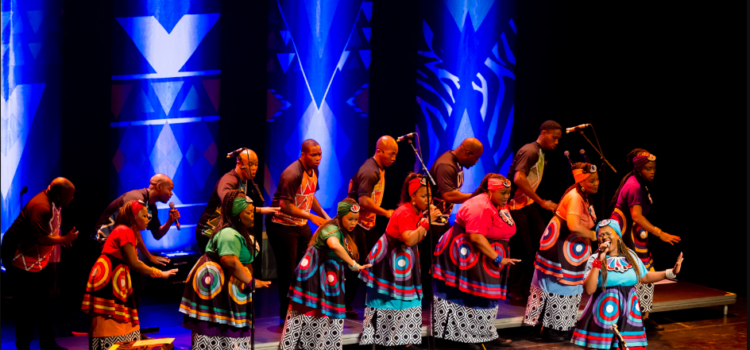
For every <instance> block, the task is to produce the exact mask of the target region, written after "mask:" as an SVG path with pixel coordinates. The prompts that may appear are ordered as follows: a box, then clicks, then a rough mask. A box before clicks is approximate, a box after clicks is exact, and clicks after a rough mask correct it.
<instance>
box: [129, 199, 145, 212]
mask: <svg viewBox="0 0 750 350" xmlns="http://www.w3.org/2000/svg"><path fill="white" fill-rule="evenodd" d="M133 202H135V203H133V204H131V205H130V210H131V211H132V212H133V215H134V216H138V213H140V212H141V209H143V208H145V207H146V204H145V203H143V201H142V200H140V199H139V200H137V201H133Z"/></svg>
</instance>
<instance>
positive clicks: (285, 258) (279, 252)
mask: <svg viewBox="0 0 750 350" xmlns="http://www.w3.org/2000/svg"><path fill="white" fill-rule="evenodd" d="M271 217H272V216H271V215H269V216H268V217H267V218H266V231H267V233H268V243H269V244H271V249H272V250H273V255H274V256H275V257H276V274H277V275H278V285H279V317H280V318H282V319H284V318H286V312H287V309H288V308H289V298H288V297H287V294H288V293H289V286H290V285H291V284H292V280H293V278H294V269H295V268H296V267H297V264H299V262H300V260H302V257H303V256H305V251H306V250H307V244H308V243H310V238H312V232H311V231H310V226H308V225H307V224H305V226H285V225H281V224H277V223H274V222H271Z"/></svg>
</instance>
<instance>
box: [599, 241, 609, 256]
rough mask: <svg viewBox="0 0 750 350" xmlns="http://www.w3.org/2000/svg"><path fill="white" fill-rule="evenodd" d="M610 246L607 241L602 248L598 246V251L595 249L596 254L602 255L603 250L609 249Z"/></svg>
mask: <svg viewBox="0 0 750 350" xmlns="http://www.w3.org/2000/svg"><path fill="white" fill-rule="evenodd" d="M610 244H611V242H609V241H607V242H604V244H603V245H602V246H600V247H599V249H597V252H599V253H603V252H604V251H605V250H607V249H608V248H609V245H610Z"/></svg>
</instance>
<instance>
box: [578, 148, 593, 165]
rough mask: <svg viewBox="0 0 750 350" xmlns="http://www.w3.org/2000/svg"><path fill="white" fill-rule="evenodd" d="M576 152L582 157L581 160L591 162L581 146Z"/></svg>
mask: <svg viewBox="0 0 750 350" xmlns="http://www.w3.org/2000/svg"><path fill="white" fill-rule="evenodd" d="M578 153H580V154H581V157H583V161H584V162H586V163H591V162H589V157H586V150H584V149H583V148H581V150H580V151H578Z"/></svg>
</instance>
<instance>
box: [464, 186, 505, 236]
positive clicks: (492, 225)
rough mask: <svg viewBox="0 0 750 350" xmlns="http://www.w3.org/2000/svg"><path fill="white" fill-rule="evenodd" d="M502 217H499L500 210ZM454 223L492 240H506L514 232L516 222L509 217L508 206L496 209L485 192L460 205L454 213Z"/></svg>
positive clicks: (469, 231) (468, 231)
mask: <svg viewBox="0 0 750 350" xmlns="http://www.w3.org/2000/svg"><path fill="white" fill-rule="evenodd" d="M501 211H502V212H503V213H502V214H503V217H504V218H505V219H503V217H500V212H501ZM456 223H458V224H460V225H461V226H463V227H464V228H465V229H466V233H478V234H480V235H482V236H485V237H487V238H489V239H493V240H504V241H507V240H508V239H510V238H511V237H513V235H515V234H516V224H515V222H513V219H512V218H511V217H510V213H509V212H508V206H507V205H506V206H505V207H503V208H500V210H498V209H497V208H495V206H494V205H493V204H492V201H491V200H490V197H489V196H488V195H487V193H482V194H480V195H478V196H476V197H473V198H470V199H469V200H467V201H466V202H464V204H462V205H461V209H459V210H458V213H457V214H456Z"/></svg>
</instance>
